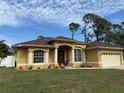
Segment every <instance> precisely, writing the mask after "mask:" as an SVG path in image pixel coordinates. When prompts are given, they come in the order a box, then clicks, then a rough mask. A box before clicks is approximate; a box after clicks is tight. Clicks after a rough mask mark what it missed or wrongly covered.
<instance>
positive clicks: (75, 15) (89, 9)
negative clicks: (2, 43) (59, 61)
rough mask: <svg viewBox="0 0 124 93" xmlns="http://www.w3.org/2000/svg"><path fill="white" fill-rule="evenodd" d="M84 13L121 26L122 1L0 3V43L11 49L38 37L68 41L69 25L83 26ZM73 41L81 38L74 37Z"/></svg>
mask: <svg viewBox="0 0 124 93" xmlns="http://www.w3.org/2000/svg"><path fill="white" fill-rule="evenodd" d="M87 13H95V14H98V15H100V16H102V17H104V18H106V19H108V20H110V21H111V22H113V23H120V22H121V21H124V0H0V40H2V39H4V40H6V42H7V43H8V44H9V45H12V44H15V43H18V42H23V41H27V40H32V39H36V38H37V36H39V35H43V36H53V37H56V36H60V35H61V36H66V37H71V32H70V31H69V29H68V24H69V23H71V22H78V23H80V24H82V22H81V19H82V16H83V15H85V14H87ZM75 39H78V40H82V39H83V37H82V36H81V35H79V34H77V35H76V36H75Z"/></svg>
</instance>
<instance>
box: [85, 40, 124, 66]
mask: <svg viewBox="0 0 124 93" xmlns="http://www.w3.org/2000/svg"><path fill="white" fill-rule="evenodd" d="M123 50H124V48H122V47H118V46H115V45H111V44H106V43H103V42H96V41H95V42H92V43H90V44H89V45H88V46H87V48H86V51H85V53H86V62H87V63H90V64H92V65H93V66H97V67H103V68H116V67H121V66H122V65H123V64H124V60H123Z"/></svg>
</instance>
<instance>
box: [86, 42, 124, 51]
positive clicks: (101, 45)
mask: <svg viewBox="0 0 124 93" xmlns="http://www.w3.org/2000/svg"><path fill="white" fill-rule="evenodd" d="M91 48H122V47H121V46H117V45H112V44H108V43H104V42H98V41H94V42H91V43H89V44H87V49H91Z"/></svg>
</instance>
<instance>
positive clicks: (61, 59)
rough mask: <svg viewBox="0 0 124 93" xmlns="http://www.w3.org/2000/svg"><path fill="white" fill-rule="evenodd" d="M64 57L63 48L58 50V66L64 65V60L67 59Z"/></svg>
mask: <svg viewBox="0 0 124 93" xmlns="http://www.w3.org/2000/svg"><path fill="white" fill-rule="evenodd" d="M64 57H65V51H64V49H63V48H60V49H59V50H58V64H59V66H62V65H64V59H65V58H64Z"/></svg>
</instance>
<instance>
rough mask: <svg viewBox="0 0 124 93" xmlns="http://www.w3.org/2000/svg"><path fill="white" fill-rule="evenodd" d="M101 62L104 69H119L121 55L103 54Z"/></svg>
mask: <svg viewBox="0 0 124 93" xmlns="http://www.w3.org/2000/svg"><path fill="white" fill-rule="evenodd" d="M101 61H102V66H103V67H117V66H120V55H119V54H112V53H109V54H107V53H106V54H102V55H101Z"/></svg>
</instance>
